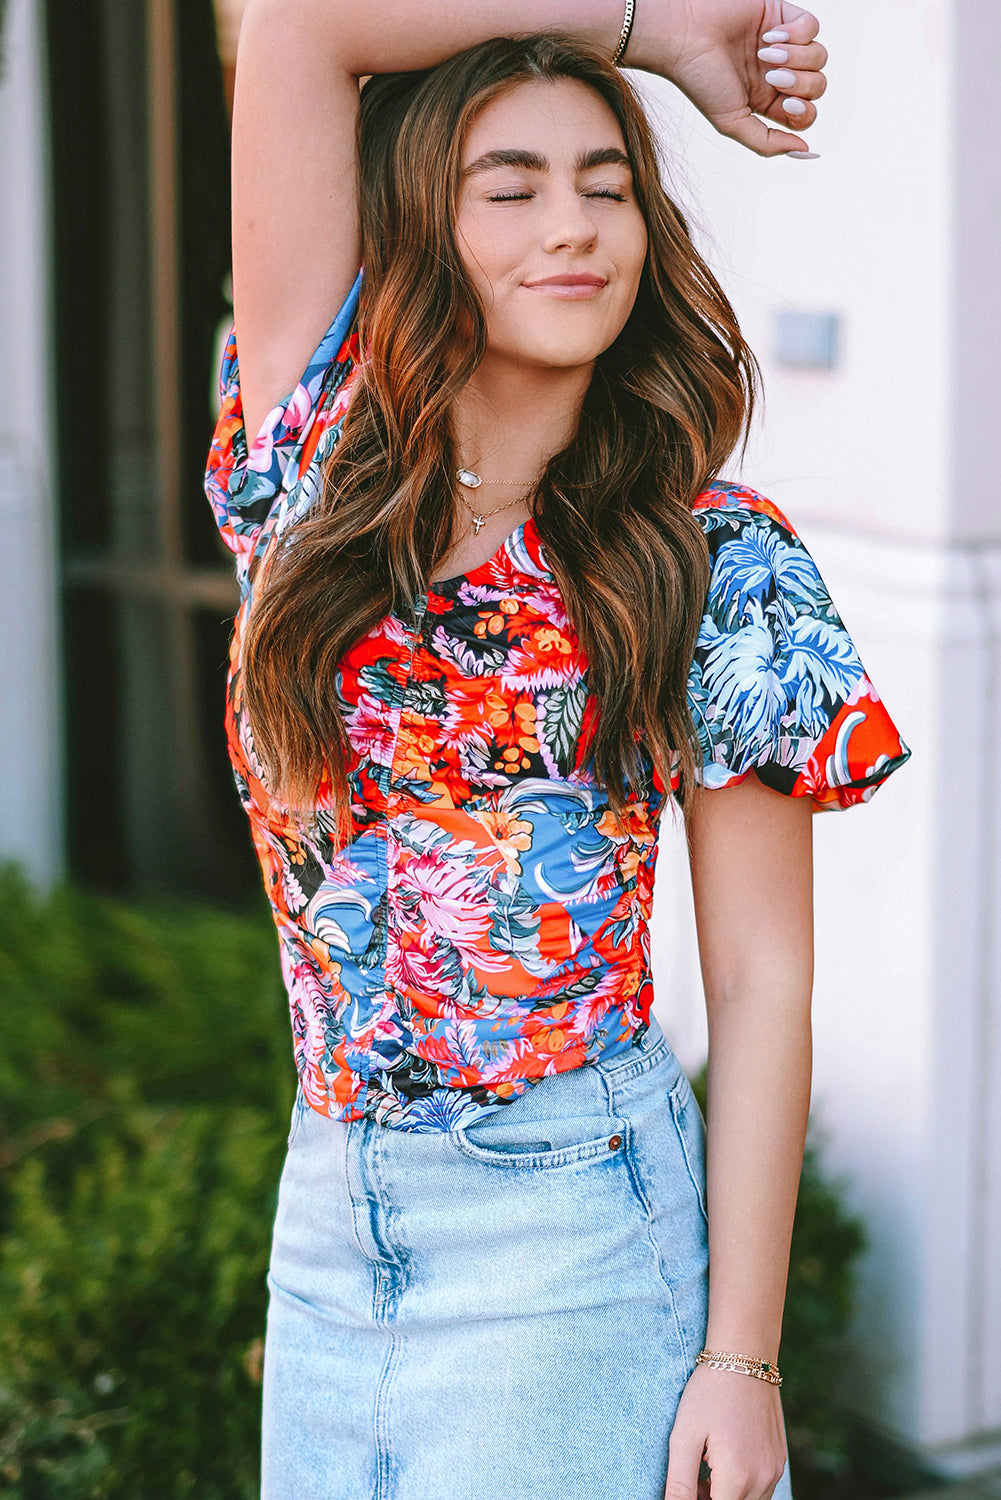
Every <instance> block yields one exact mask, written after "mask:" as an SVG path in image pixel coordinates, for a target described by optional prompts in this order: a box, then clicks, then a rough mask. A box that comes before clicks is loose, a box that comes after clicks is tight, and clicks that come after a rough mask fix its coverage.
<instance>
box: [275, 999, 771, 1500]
mask: <svg viewBox="0 0 1001 1500" xmlns="http://www.w3.org/2000/svg"><path fill="white" fill-rule="evenodd" d="M704 1142H705V1135H704V1128H703V1121H702V1116H701V1114H700V1112H699V1107H698V1105H697V1103H696V1101H695V1098H694V1095H693V1094H692V1089H691V1085H690V1084H689V1082H688V1079H687V1077H686V1076H685V1074H684V1072H683V1071H682V1068H681V1066H680V1064H679V1062H678V1060H677V1058H676V1057H675V1055H674V1053H673V1052H672V1050H671V1048H670V1047H669V1046H668V1043H667V1041H666V1040H665V1038H664V1036H663V1033H662V1031H661V1029H660V1026H659V1025H658V1024H657V1021H656V1020H655V1019H654V1018H651V1024H650V1027H649V1030H648V1031H647V1032H646V1033H645V1034H644V1036H643V1037H642V1038H641V1039H640V1040H639V1041H638V1042H636V1043H635V1044H634V1045H633V1047H632V1048H631V1049H629V1050H628V1051H626V1052H624V1053H620V1054H619V1055H618V1056H617V1057H615V1058H613V1059H611V1061H609V1062H606V1063H597V1064H588V1065H585V1066H583V1067H579V1068H575V1069H573V1070H572V1071H570V1072H566V1073H559V1074H554V1075H553V1076H551V1077H547V1078H544V1079H542V1080H541V1081H540V1082H539V1083H537V1084H535V1085H534V1086H533V1087H532V1088H530V1089H529V1090H528V1091H527V1092H526V1093H525V1094H523V1095H522V1096H521V1097H520V1098H518V1099H517V1100H516V1101H515V1102H514V1103H513V1104H510V1105H506V1106H505V1107H504V1108H503V1109H501V1110H499V1111H498V1112H496V1113H495V1114H492V1115H487V1116H485V1117H483V1118H481V1119H479V1120H477V1121H475V1122H474V1123H473V1124H471V1125H468V1126H466V1127H465V1128H464V1129H456V1130H453V1131H448V1132H441V1133H438V1134H428V1135H425V1134H414V1133H412V1132H407V1131H402V1130H394V1129H390V1128H387V1127H386V1126H384V1125H379V1124H376V1123H374V1122H373V1121H371V1120H353V1121H350V1122H344V1121H339V1120H331V1119H328V1118H327V1117H326V1116H325V1115H320V1114H317V1113H316V1112H315V1111H314V1110H312V1109H310V1108H309V1106H308V1105H307V1104H306V1102H305V1100H304V1098H303V1096H302V1093H301V1091H300V1093H299V1095H298V1097H297V1099H296V1103H295V1107H294V1110H293V1116H292V1127H291V1132H290V1135H289V1148H288V1155H287V1157H286V1161H285V1166H284V1169H283V1172H282V1177H281V1185H280V1189H279V1197H278V1211H277V1215H276V1219H275V1226H274V1238H273V1244H272V1252H271V1264H270V1270H269V1274H268V1286H269V1291H270V1302H269V1308H268V1323H267V1338H266V1342H265V1356H264V1411H263V1445H262V1449H263V1451H262V1497H263V1500H485V1497H486V1496H488V1495H497V1496H503V1497H504V1500H663V1494H664V1485H665V1481H666V1476H667V1450H668V1438H669V1436H670V1432H671V1427H672V1424H673V1421H674V1414H675V1411H676V1409H677V1405H678V1401H679V1399H680V1396H681V1392H682V1390H683V1388H684V1385H685V1382H686V1381H687V1379H688V1377H689V1375H690V1374H691V1372H692V1370H693V1369H694V1366H695V1356H696V1354H697V1353H698V1352H699V1350H700V1349H701V1348H702V1347H703V1340H704V1335H705V1330H706V1314H707V1293H708V1275H707V1261H708V1254H707V1235H706V1213H705V1189H704V1183H705V1154H704ZM774 1495H775V1500H791V1490H790V1488H789V1475H788V1469H787V1470H786V1473H785V1474H784V1475H783V1477H782V1479H781V1481H780V1482H779V1485H778V1487H777V1488H776V1490H775V1492H774Z"/></svg>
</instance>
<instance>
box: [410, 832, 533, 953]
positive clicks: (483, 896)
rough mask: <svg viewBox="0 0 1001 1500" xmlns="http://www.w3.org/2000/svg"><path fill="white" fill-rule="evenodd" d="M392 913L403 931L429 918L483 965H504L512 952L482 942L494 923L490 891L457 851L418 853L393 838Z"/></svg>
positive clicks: (452, 942) (449, 940)
mask: <svg viewBox="0 0 1001 1500" xmlns="http://www.w3.org/2000/svg"><path fill="white" fill-rule="evenodd" d="M390 866H391V879H390V897H389V899H390V913H391V918H393V919H395V920H396V921H397V922H398V924H399V928H398V930H399V931H400V932H401V934H406V933H408V932H410V933H416V932H419V931H420V928H421V926H422V924H424V923H426V924H427V926H428V927H429V928H430V929H431V931H432V932H434V933H437V935H438V936H439V937H441V938H444V940H445V942H446V943H449V944H450V945H451V946H452V947H453V948H454V949H455V950H456V952H457V953H458V954H459V955H460V957H461V958H462V960H463V962H464V963H471V964H474V965H475V966H476V967H477V968H478V969H503V968H505V967H506V966H507V963H508V958H507V956H506V955H505V954H503V953H490V952H489V951H488V950H487V948H486V946H485V945H484V946H481V944H483V939H484V938H485V937H486V936H487V934H488V933H489V931H490V927H491V919H492V911H491V904H490V901H489V899H488V893H487V891H486V890H484V888H483V886H482V885H481V884H480V883H479V882H478V881H477V880H475V879H473V878H471V876H470V871H469V866H468V865H467V864H466V863H465V862H464V861H463V860H462V859H461V857H457V856H456V855H454V854H453V855H452V857H451V858H445V857H443V855H442V854H440V853H439V852H438V851H437V850H435V849H425V850H424V851H423V852H422V853H420V854H418V855H414V854H412V853H409V854H408V852H407V851H405V850H402V849H401V848H400V846H399V845H396V844H394V842H393V841H392V840H391V841H390Z"/></svg>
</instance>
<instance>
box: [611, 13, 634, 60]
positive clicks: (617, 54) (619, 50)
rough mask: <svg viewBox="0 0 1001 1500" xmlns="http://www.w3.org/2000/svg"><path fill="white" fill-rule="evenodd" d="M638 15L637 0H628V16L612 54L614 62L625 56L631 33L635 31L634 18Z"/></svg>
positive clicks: (626, 15)
mask: <svg viewBox="0 0 1001 1500" xmlns="http://www.w3.org/2000/svg"><path fill="white" fill-rule="evenodd" d="M635 14H636V0H626V14H625V18H624V20H623V22H622V30H621V31H620V32H619V40H618V42H617V43H616V47H615V51H614V53H613V54H612V62H613V63H617V62H618V61H619V59H620V58H621V57H623V56H624V55H625V51H626V48H627V47H628V45H629V33H630V32H631V31H632V29H633V16H634V15H635Z"/></svg>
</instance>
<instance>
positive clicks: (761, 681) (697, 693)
mask: <svg viewBox="0 0 1001 1500" xmlns="http://www.w3.org/2000/svg"><path fill="white" fill-rule="evenodd" d="M695 514H696V517H697V519H698V520H699V521H700V523H701V524H702V526H703V528H704V530H705V533H706V540H707V542H708V544H709V552H710V558H711V563H712V569H711V575H710V582H709V591H708V597H707V601H706V609H705V613H704V615H703V619H702V625H701V628H700V632H699V639H698V645H697V647H696V651H695V657H694V660H693V662H692V667H691V672H690V675H689V690H688V696H689V706H690V708H691V711H692V715H693V718H694V721H695V725H696V729H697V731H698V736H699V742H700V746H701V751H702V768H701V775H700V778H699V779H700V780H701V781H702V782H703V784H704V785H705V786H707V787H709V788H713V787H725V786H729V785H731V784H732V783H734V782H737V781H741V780H743V779H744V777H745V776H746V775H747V774H748V772H749V771H751V770H752V769H753V770H754V771H755V773H756V774H757V776H758V777H759V778H760V780H761V781H763V782H764V783H765V785H767V786H770V787H772V788H774V790H776V791H779V792H783V793H785V794H787V795H789V796H793V797H803V796H810V797H812V798H813V803H814V807H815V808H816V809H818V810H826V809H833V808H841V807H848V806H850V805H852V804H853V803H856V802H866V801H868V800H869V798H870V797H871V796H872V794H873V792H874V791H875V789H876V788H877V787H878V786H880V785H882V783H883V782H884V781H885V780H886V778H887V777H888V776H889V775H890V774H891V773H892V772H893V771H895V770H897V768H898V767H899V766H902V765H903V764H904V762H905V761H906V760H907V758H908V756H909V755H910V750H909V749H908V747H907V746H906V745H905V744H904V742H903V740H902V739H901V737H900V735H899V733H898V731H897V729H896V727H895V725H894V723H893V721H892V720H891V718H890V716H889V714H888V713H887V711H886V709H885V707H884V706H883V703H882V702H881V700H880V698H879V695H878V693H877V692H876V689H875V687H874V686H873V684H872V683H871V682H870V680H869V678H868V676H867V675H866V672H865V668H864V667H863V665H862V662H861V660H860V659H859V655H858V652H857V651H856V649H855V645H854V643H853V641H852V639H851V637H850V636H849V634H848V632H847V630H846V629H845V627H844V625H843V623H842V621H841V617H840V616H839V614H838V612H837V610H836V609H835V607H834V604H833V603H832V601H831V597H830V594H829V593H828V591H827V587H826V585H825V584H824V581H823V579H822V578H821V576H820V573H819V571H818V569H817V566H816V564H815V563H814V561H813V558H812V557H811V556H810V554H809V552H808V551H807V549H806V548H805V547H804V545H803V543H802V542H801V541H800V539H799V537H798V536H797V535H796V533H795V531H794V530H793V528H792V526H791V525H790V523H789V521H788V520H787V519H786V517H785V516H784V515H783V514H782V512H781V511H780V510H778V508H777V507H776V506H774V505H773V504H772V503H771V502H770V501H768V500H766V499H764V497H763V496H760V495H757V494H756V493H755V492H754V491H752V490H746V489H740V488H737V487H736V486H731V485H724V486H720V487H718V488H717V489H715V490H713V491H709V492H707V493H706V494H705V495H704V496H701V497H700V500H699V503H698V505H697V507H696V511H695Z"/></svg>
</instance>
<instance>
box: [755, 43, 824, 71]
mask: <svg viewBox="0 0 1001 1500" xmlns="http://www.w3.org/2000/svg"><path fill="white" fill-rule="evenodd" d="M758 61H759V62H763V63H767V64H768V65H769V67H771V68H776V67H778V68H794V69H795V70H796V71H797V72H799V73H822V72H823V71H824V69H825V68H826V67H827V48H826V47H822V46H821V44H820V43H819V42H811V44H810V46H809V47H794V46H793V45H792V43H791V42H772V43H770V44H768V45H766V46H763V47H759V48H758Z"/></svg>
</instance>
